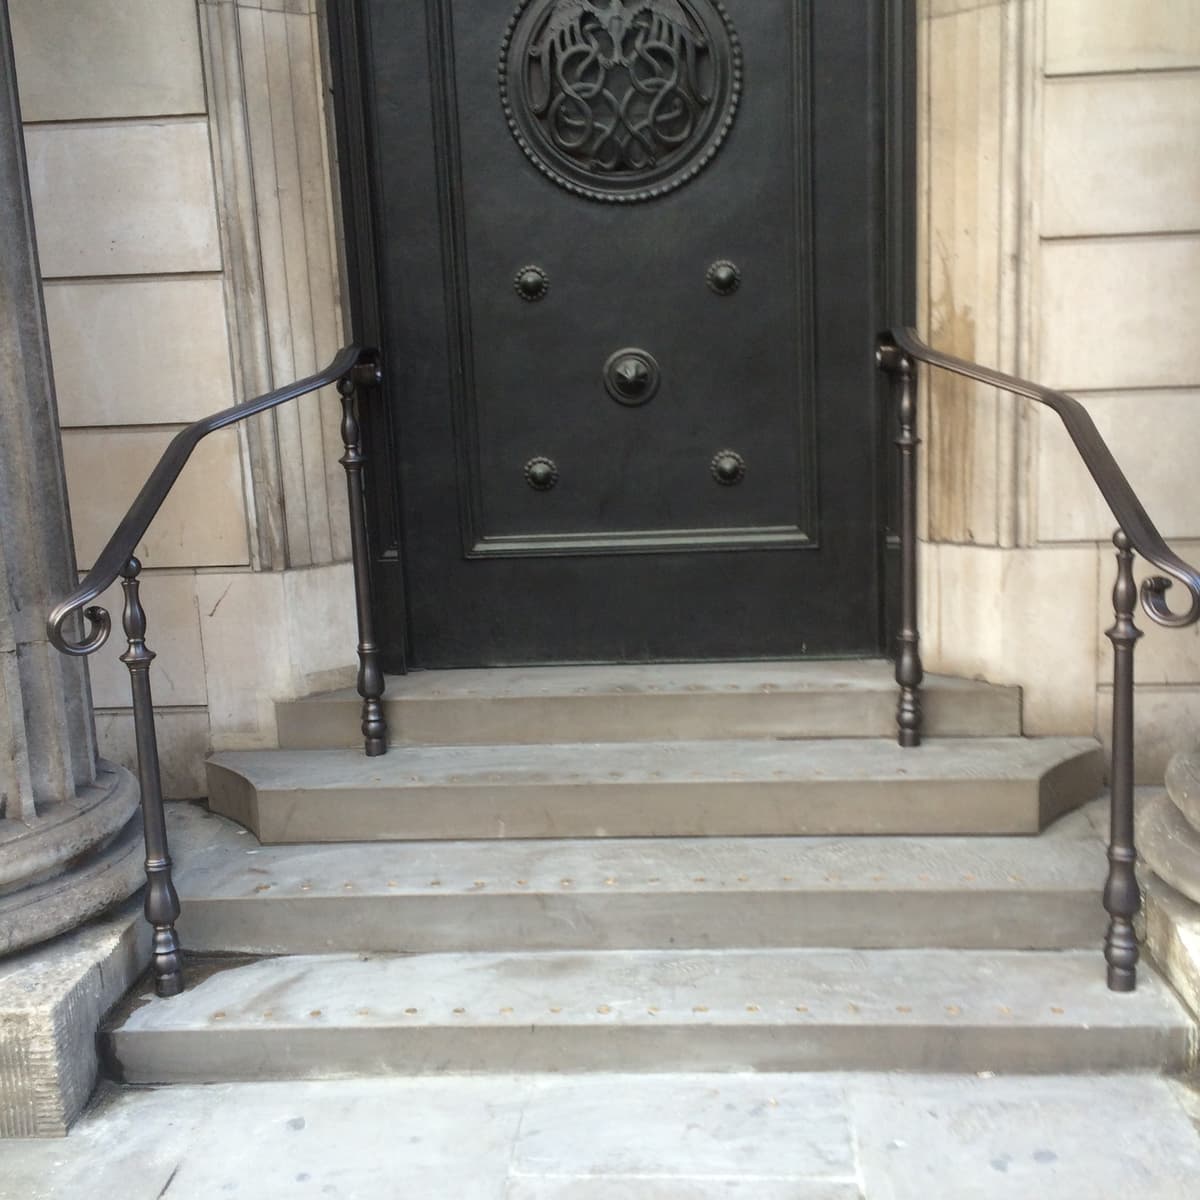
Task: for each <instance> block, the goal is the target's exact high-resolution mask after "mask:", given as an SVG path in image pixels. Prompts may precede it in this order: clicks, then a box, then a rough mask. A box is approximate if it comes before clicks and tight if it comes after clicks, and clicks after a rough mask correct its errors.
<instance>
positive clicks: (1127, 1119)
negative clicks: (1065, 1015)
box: [0, 1074, 1200, 1200]
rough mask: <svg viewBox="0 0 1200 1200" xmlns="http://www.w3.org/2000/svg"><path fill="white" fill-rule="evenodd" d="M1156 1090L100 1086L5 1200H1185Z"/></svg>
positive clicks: (972, 1084)
mask: <svg viewBox="0 0 1200 1200" xmlns="http://www.w3.org/2000/svg"><path fill="white" fill-rule="evenodd" d="M1197 1115H1200V1105H1198V1104H1197V1100H1196V1096H1195V1093H1193V1092H1191V1091H1190V1090H1189V1089H1188V1088H1187V1086H1186V1085H1185V1084H1183V1083H1180V1082H1177V1081H1172V1080H1167V1079H1163V1078H1160V1077H1158V1076H1152V1075H1109V1076H1100V1075H1094V1076H1087V1075H1083V1076H1070V1077H1061V1076H1039V1077H1036V1078H1030V1077H1019V1076H1007V1077H987V1076H982V1077H976V1076H965V1077H964V1076H937V1075H878V1074H809V1075H674V1076H663V1075H656V1076H638V1075H588V1076H553V1077H552V1076H536V1077H529V1076H525V1077H496V1076H489V1077H486V1078H473V1077H469V1076H443V1077H440V1078H425V1079H408V1080H400V1079H396V1080H358V1079H353V1080H336V1081H327V1082H311V1083H260V1084H222V1085H214V1086H208V1087H197V1086H187V1087H184V1086H180V1087H173V1088H171V1089H169V1090H153V1089H126V1090H121V1089H117V1088H115V1087H112V1086H110V1085H106V1086H105V1087H104V1088H103V1089H102V1090H101V1092H100V1094H99V1096H98V1097H97V1100H96V1102H95V1104H94V1105H93V1107H92V1108H91V1109H90V1110H89V1112H88V1113H87V1114H85V1116H84V1117H83V1119H82V1120H81V1121H80V1122H79V1124H78V1125H77V1126H76V1128H75V1130H74V1131H73V1132H72V1134H71V1136H70V1137H69V1138H68V1139H66V1140H65V1141H24V1142H20V1141H17V1142H7V1143H5V1144H4V1145H3V1146H2V1147H0V1200H83V1198H87V1200H109V1198H110V1197H112V1198H114V1200H115V1198H117V1197H119V1198H120V1200H220V1198H221V1197H227V1196H229V1197H239V1196H242V1197H250V1196H253V1197H255V1200H274V1198H284V1197H287V1198H291V1197H307V1196H312V1197H321V1198H326V1197H332V1198H340V1200H350V1198H363V1200H367V1198H369V1200H391V1198H392V1197H395V1198H397V1200H399V1198H403V1200H425V1198H427V1197H428V1198H429V1200H434V1198H435V1197H436V1198H437V1200H717V1198H721V1200H750V1198H753V1200H918V1198H919V1200H940V1198H943V1197H944V1198H946V1200H951V1198H953V1200H1009V1198H1012V1200H1018V1198H1019V1200H1110V1198H1111V1200H1117V1198H1118V1197H1120V1198H1121V1200H1126V1198H1127V1197H1130V1196H1135V1197H1137V1198H1138V1200H1189V1198H1190V1197H1194V1196H1196V1195H1197V1194H1198V1193H1197V1187H1198V1184H1197V1181H1198V1180H1200V1134H1198V1133H1197V1125H1196V1117H1197Z"/></svg>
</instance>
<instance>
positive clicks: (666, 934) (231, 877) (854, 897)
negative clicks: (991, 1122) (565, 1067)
mask: <svg viewBox="0 0 1200 1200" xmlns="http://www.w3.org/2000/svg"><path fill="white" fill-rule="evenodd" d="M169 817H170V835H171V847H172V852H173V854H174V857H175V860H176V863H177V872H176V880H177V884H178V887H179V891H180V895H181V897H182V899H183V915H182V917H181V920H180V925H179V928H180V932H181V936H182V937H183V940H184V944H185V945H186V946H187V947H188V948H189V949H190V950H192V951H197V952H204V951H223V952H237V953H246V954H312V953H325V952H329V951H338V950H366V951H374V952H379V951H395V952H400V951H436V950H569V949H589V950H616V949H627V950H631V949H654V948H658V947H674V948H677V949H685V948H690V949H704V948H716V947H722V946H729V947H746V948H752V947H764V946H843V947H851V948H856V949H874V948H905V947H909V948H911V947H923V946H941V947H947V948H953V947H962V948H968V949H971V948H979V949H982V948H989V947H994V948H1008V949H1068V948H1076V947H1085V946H1095V945H1098V944H1099V943H1100V940H1101V939H1102V938H1103V935H1104V930H1105V928H1106V923H1107V916H1106V914H1105V913H1104V910H1103V908H1102V906H1101V903H1100V889H1101V886H1102V882H1103V876H1104V872H1105V869H1106V867H1105V858H1104V847H1103V845H1102V843H1101V842H1100V840H1099V837H1098V836H1097V834H1096V831H1095V829H1094V828H1093V826H1092V824H1091V822H1090V821H1089V819H1088V816H1087V813H1086V811H1085V810H1080V811H1077V812H1074V813H1070V814H1068V815H1067V816H1066V817H1063V818H1062V819H1061V820H1060V821H1058V822H1056V823H1055V824H1054V825H1053V826H1051V828H1050V829H1049V830H1047V831H1046V833H1044V834H1043V835H1041V836H1040V837H1000V838H965V837H946V838H874V837H857V838H787V837H779V838H678V839H652V838H640V839H612V840H603V839H565V840H563V841H555V842H551V841H547V840H533V841H527V840H513V841H499V842H494V841H489V842H401V843H384V842H366V843H347V844H337V845H316V846H312V845H298V846H291V845H284V846H262V845H261V844H260V843H259V842H258V840H257V839H256V838H254V837H253V836H252V835H251V834H249V833H248V832H247V831H246V830H245V829H244V828H242V827H241V826H239V825H236V824H234V823H233V822H231V821H228V820H226V819H224V818H222V817H219V816H216V815H215V814H213V813H210V812H209V811H208V810H207V809H205V808H203V807H201V806H198V805H191V804H180V805H173V806H171V809H170V812H169Z"/></svg>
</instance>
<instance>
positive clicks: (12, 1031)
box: [0, 900, 150, 1138]
mask: <svg viewBox="0 0 1200 1200" xmlns="http://www.w3.org/2000/svg"><path fill="white" fill-rule="evenodd" d="M149 958H150V936H149V926H147V925H146V923H145V922H144V921H143V920H142V917H141V904H140V902H139V901H137V900H131V901H129V902H128V903H126V904H125V905H124V906H123V907H122V908H121V909H119V910H118V911H117V912H116V913H115V914H113V915H112V916H110V917H107V918H105V919H103V920H100V921H97V922H95V923H94V924H92V925H89V926H85V927H84V928H82V929H78V930H76V931H75V932H74V933H70V934H67V935H65V936H64V937H61V938H58V939H57V940H55V941H53V942H50V943H48V944H47V945H44V946H39V947H38V948H37V949H34V950H28V951H26V952H24V953H23V954H18V955H15V956H14V957H12V958H7V959H4V960H3V961H0V1137H18V1138H29V1137H64V1136H66V1133H67V1128H68V1126H69V1125H70V1124H71V1122H72V1121H73V1120H74V1119H75V1117H76V1116H77V1115H78V1114H79V1112H80V1111H81V1110H82V1108H83V1106H84V1104H85V1103H86V1102H87V1100H88V1097H89V1096H90V1095H91V1093H92V1088H93V1087H94V1086H95V1083H96V1076H97V1073H98V1062H97V1058H96V1030H97V1029H98V1028H99V1026H100V1021H101V1019H102V1018H103V1016H104V1014H105V1013H106V1012H107V1011H108V1010H109V1009H110V1008H112V1006H113V1005H114V1004H116V1002H117V1001H118V1000H119V999H120V998H121V997H122V996H123V995H124V993H125V992H126V991H127V990H128V989H129V988H130V987H131V986H132V985H133V982H134V981H135V980H136V979H137V977H138V976H139V975H140V974H141V973H142V971H143V970H145V968H146V965H147V964H148V962H149Z"/></svg>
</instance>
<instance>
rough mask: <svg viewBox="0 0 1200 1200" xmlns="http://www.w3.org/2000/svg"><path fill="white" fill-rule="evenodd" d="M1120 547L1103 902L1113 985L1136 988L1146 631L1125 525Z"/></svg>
mask: <svg viewBox="0 0 1200 1200" xmlns="http://www.w3.org/2000/svg"><path fill="white" fill-rule="evenodd" d="M1113 545H1115V546H1116V548H1117V582H1116V584H1115V586H1114V587H1113V612H1114V614H1115V616H1116V619H1115V621H1114V622H1113V626H1112V628H1111V629H1109V630H1108V631H1107V637H1108V639H1109V641H1111V642H1112V644H1113V725H1112V772H1111V776H1112V778H1111V788H1112V795H1111V803H1112V813H1111V824H1110V831H1109V843H1108V881H1107V882H1106V884H1105V886H1104V907H1105V909H1106V910H1107V912H1108V915H1109V924H1108V936H1107V937H1106V938H1105V941H1104V958H1105V961H1106V962H1107V963H1108V986H1109V989H1110V990H1111V991H1114V992H1132V991H1133V990H1134V989H1135V988H1136V987H1137V962H1138V941H1137V934H1136V933H1135V932H1134V928H1133V918H1134V916H1135V915H1136V914H1137V912H1138V909H1139V908H1140V906H1141V901H1142V894H1141V890H1140V889H1139V887H1138V881H1137V850H1136V849H1135V846H1134V812H1133V766H1134V758H1133V755H1134V727H1133V682H1134V681H1133V652H1134V648H1135V647H1136V646H1137V641H1138V638H1140V637H1141V636H1142V631H1141V630H1140V629H1138V627H1137V625H1136V624H1134V619H1133V617H1134V612H1135V609H1136V606H1137V599H1138V590H1137V584H1136V582H1135V581H1134V577H1133V549H1132V545H1131V542H1130V540H1129V535H1128V534H1127V533H1126V532H1125V530H1124V529H1118V530H1117V531H1116V533H1114V534H1113Z"/></svg>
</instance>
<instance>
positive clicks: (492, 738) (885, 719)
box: [277, 685, 1021, 750]
mask: <svg viewBox="0 0 1200 1200" xmlns="http://www.w3.org/2000/svg"><path fill="white" fill-rule="evenodd" d="M385 710H386V713H387V718H388V724H389V729H390V738H391V744H392V745H397V746H404V745H410V746H418V745H430V746H449V745H487V746H492V745H534V744H541V743H548V742H639V741H703V740H708V739H728V738H749V739H755V738H838V737H892V736H894V735H895V732H896V695H895V693H894V691H874V692H865V693H864V692H862V691H860V690H854V691H848V690H847V691H829V692H818V693H799V694H797V693H786V692H784V693H771V692H754V693H747V694H746V695H741V696H730V695H727V694H724V695H721V694H712V695H705V694H696V695H689V694H682V695H680V694H671V695H645V694H635V695H611V696H553V697H548V698H535V697H520V696H505V697H502V698H491V699H477V700H471V699H463V698H456V699H447V700H431V699H408V700H392V701H389V702H386V703H385ZM277 711H278V721H279V745H280V748H281V749H289V750H320V749H329V748H339V749H345V748H350V747H354V746H358V745H361V741H362V739H361V736H360V734H359V728H358V726H359V720H360V717H359V713H358V706H357V704H355V703H354V702H353V701H351V700H344V699H329V700H305V701H296V702H290V703H283V704H280V705H278V710H277ZM925 727H926V730H927V732H928V733H929V734H930V736H937V737H1004V736H1016V735H1018V734H1019V733H1020V732H1021V704H1020V696H1019V693H1017V692H1016V691H1014V690H1003V689H999V688H996V689H992V690H987V691H983V690H981V691H979V692H975V691H966V690H963V689H961V688H960V689H952V690H940V689H938V688H937V687H936V685H935V686H933V687H931V688H930V689H928V690H927V692H926V694H925Z"/></svg>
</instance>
